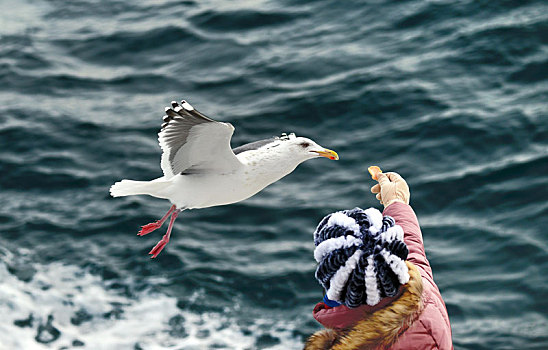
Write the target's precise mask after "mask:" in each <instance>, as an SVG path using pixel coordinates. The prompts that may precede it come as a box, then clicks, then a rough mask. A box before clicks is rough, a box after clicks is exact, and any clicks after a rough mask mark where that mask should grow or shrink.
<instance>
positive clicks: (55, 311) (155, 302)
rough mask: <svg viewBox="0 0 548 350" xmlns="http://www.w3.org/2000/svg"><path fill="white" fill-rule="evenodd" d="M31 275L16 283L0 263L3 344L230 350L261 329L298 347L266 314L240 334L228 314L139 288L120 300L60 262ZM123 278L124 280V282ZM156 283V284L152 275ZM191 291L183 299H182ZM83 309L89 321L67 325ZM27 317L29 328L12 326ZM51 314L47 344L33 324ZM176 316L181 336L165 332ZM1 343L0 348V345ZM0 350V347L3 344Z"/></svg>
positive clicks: (250, 343) (287, 329) (252, 340)
mask: <svg viewBox="0 0 548 350" xmlns="http://www.w3.org/2000/svg"><path fill="white" fill-rule="evenodd" d="M33 267H34V268H35V270H36V273H35V275H34V277H33V279H32V280H31V281H30V282H23V281H21V280H19V279H18V278H17V277H15V276H14V275H12V274H11V273H9V271H8V269H7V267H6V265H5V263H4V262H2V261H0V313H1V314H2V318H3V319H2V322H0V334H2V344H1V346H4V347H5V348H6V349H37V350H40V349H59V348H61V347H63V346H66V347H67V348H73V347H72V342H73V341H74V340H75V339H78V340H80V341H82V342H84V343H85V346H83V347H81V349H102V350H110V349H112V350H115V349H133V348H134V346H135V344H136V343H138V344H139V345H140V346H141V347H142V348H143V349H147V350H150V349H152V350H153V349H181V348H184V349H188V350H191V349H206V348H211V347H212V346H214V344H217V345H218V344H225V346H226V348H229V349H249V348H253V347H255V346H256V341H257V338H258V337H259V336H260V335H261V334H263V333H264V331H263V330H264V329H268V330H269V333H268V334H270V335H271V336H273V337H277V338H278V339H279V340H280V343H279V344H277V345H276V346H274V347H271V349H293V348H300V347H301V346H302V343H301V340H300V339H298V338H296V337H295V336H293V335H292V333H293V331H294V330H295V329H296V328H297V325H294V326H291V325H288V323H287V322H283V321H276V320H272V319H255V320H253V322H252V324H251V325H247V327H246V329H245V331H244V330H243V329H242V327H241V326H240V325H239V324H238V319H237V318H235V317H234V312H233V310H226V311H227V312H225V313H221V312H205V313H202V314H198V313H194V312H190V311H188V310H181V309H179V308H178V307H177V299H176V298H174V297H171V296H167V295H163V294H158V293H153V292H151V291H149V290H145V291H142V292H139V293H138V294H137V295H136V297H133V296H132V297H127V296H125V295H123V294H122V293H120V292H118V291H116V290H115V289H109V288H108V282H107V281H103V280H102V279H101V278H100V277H98V276H95V275H92V274H90V273H89V272H86V271H83V270H81V269H80V268H78V267H75V266H67V265H63V264H60V263H52V264H50V265H36V266H33ZM129 282H130V281H129ZM155 282H162V280H160V279H159V280H158V281H155ZM193 297H194V298H197V297H198V296H190V298H189V299H192V298H193ZM113 304H115V305H117V307H118V308H119V309H120V310H122V312H121V313H119V317H110V318H105V317H104V315H105V314H106V313H109V312H111V311H112V310H113ZM82 309H84V310H86V312H87V313H89V314H90V315H91V316H92V318H91V320H89V321H86V322H82V323H80V324H79V325H74V324H73V323H71V317H74V315H75V313H76V312H77V311H79V310H82ZM30 314H32V315H33V319H34V321H33V325H32V327H19V326H16V325H14V321H16V320H24V319H27V318H28V317H29V315H30ZM49 315H52V316H53V318H54V319H53V322H52V324H53V326H54V327H55V328H57V329H58V330H59V331H60V332H61V336H60V337H59V338H58V339H57V340H55V341H53V342H51V343H48V344H43V343H38V342H36V340H35V337H36V335H37V328H38V325H39V324H40V323H44V324H45V322H46V320H47V318H48V316H49ZM178 315H179V316H182V317H181V320H184V321H183V322H184V323H183V327H184V330H185V332H186V335H185V336H184V337H176V336H172V335H170V333H169V332H170V330H172V326H170V325H169V320H170V319H172V318H173V317H174V316H178ZM1 346H0V348H1ZM2 349H3V348H2Z"/></svg>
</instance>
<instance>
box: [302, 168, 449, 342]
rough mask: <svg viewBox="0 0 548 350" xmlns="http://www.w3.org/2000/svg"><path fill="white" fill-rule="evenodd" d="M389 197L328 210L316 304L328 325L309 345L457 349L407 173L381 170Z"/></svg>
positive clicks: (319, 249) (319, 243)
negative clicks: (365, 206) (367, 204)
mask: <svg viewBox="0 0 548 350" xmlns="http://www.w3.org/2000/svg"><path fill="white" fill-rule="evenodd" d="M378 182H379V183H378V184H376V185H375V186H373V187H372V188H371V192H373V193H376V194H377V195H376V197H377V199H378V200H379V201H380V202H381V204H383V205H384V211H383V213H382V214H381V213H380V212H379V211H378V210H376V209H374V208H369V209H367V210H363V209H360V208H354V209H352V210H343V211H340V212H336V213H332V214H329V215H328V216H326V217H325V218H324V219H323V220H322V221H321V222H320V224H319V225H318V227H317V229H316V231H315V232H314V244H315V246H316V248H315V250H314V257H315V259H316V261H317V262H318V266H317V269H316V274H315V277H316V279H317V280H318V281H319V282H320V284H321V285H322V286H323V287H324V290H325V292H326V293H325V296H324V299H323V301H322V302H320V303H318V304H317V305H316V306H315V307H314V310H313V316H314V318H315V319H316V320H317V321H318V322H320V323H321V324H322V325H323V326H324V327H325V328H326V329H324V330H321V331H318V332H316V333H314V334H313V335H312V336H310V337H309V338H308V340H307V342H306V344H305V347H304V349H305V350H318V349H322V350H324V349H333V350H356V349H392V350H394V349H442V350H446V349H453V344H452V340H451V325H450V322H449V317H448V314H447V309H446V306H445V303H444V301H443V299H442V297H441V294H440V291H439V289H438V287H437V285H436V283H435V282H434V277H433V274H432V269H431V267H430V263H429V262H428V259H427V258H426V255H425V251H424V245H423V240H422V233H421V229H420V227H419V223H418V220H417V217H416V215H415V212H414V211H413V209H412V208H411V206H410V205H409V199H410V193H409V187H408V185H407V183H406V181H405V180H404V179H403V178H402V177H401V176H400V175H399V174H397V173H393V172H391V173H381V174H379V176H378Z"/></svg>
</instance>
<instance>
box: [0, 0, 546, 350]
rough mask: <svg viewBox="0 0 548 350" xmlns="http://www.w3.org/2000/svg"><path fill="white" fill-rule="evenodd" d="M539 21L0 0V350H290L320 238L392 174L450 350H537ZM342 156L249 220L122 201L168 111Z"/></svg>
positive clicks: (271, 5)
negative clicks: (446, 319) (327, 223)
mask: <svg viewBox="0 0 548 350" xmlns="http://www.w3.org/2000/svg"><path fill="white" fill-rule="evenodd" d="M547 44H548V4H547V3H546V2H544V1H540V0H531V1H528V0H520V1H510V0H507V1H503V0H501V1H483V0H475V1H472V0H465V1H446V0H437V1H419V0H408V1H380V0H375V1H298V0H272V1H260V0H257V1H219V0H204V1H184V0H182V1H175V0H157V1H153V0H138V1H137V0H136V1H105V0H76V1H59V0H48V1H40V0H2V2H1V3H0V313H1V314H2V315H3V316H2V317H1V320H0V349H2V350H3V349H25V350H27V349H31V350H33V349H135V350H138V349H142V350H149V349H185V350H187V349H299V348H301V347H302V345H303V342H304V340H305V339H306V337H307V336H308V335H309V334H311V333H312V332H314V331H316V330H318V329H320V325H319V324H317V323H316V322H315V321H314V319H313V318H312V315H311V310H312V307H313V306H314V304H315V303H316V302H317V301H318V300H320V298H321V296H322V293H321V289H320V287H319V285H318V283H317V282H316V281H315V279H314V269H315V263H314V259H313V256H312V251H313V243H312V232H313V230H314V228H315V225H316V224H317V222H318V221H319V220H320V219H321V218H322V217H323V216H324V215H326V214H328V213H330V212H332V211H335V210H340V209H346V208H352V207H355V206H360V207H364V208H367V207H371V206H376V207H379V205H378V202H376V200H375V198H374V196H373V195H372V194H371V193H370V192H369V187H370V186H371V185H373V182H372V181H371V180H370V178H369V176H368V175H367V173H366V169H367V167H368V166H369V165H379V166H381V168H383V169H385V170H393V171H397V172H399V173H400V174H402V175H403V176H404V177H405V178H406V179H407V181H408V183H409V185H410V188H411V202H412V205H413V207H414V209H415V211H416V212H417V214H418V217H419V221H420V223H421V226H422V229H423V235H424V240H425V246H426V252H427V256H428V258H429V259H430V262H431V264H432V267H433V270H434V276H435V280H436V281H437V283H438V286H439V287H440V290H441V292H442V295H443V297H444V299H445V301H446V304H447V308H448V311H449V316H450V319H451V323H452V329H453V341H454V344H455V348H456V349H547V348H548V315H547V310H548V302H547V300H548V278H547V277H546V271H547V269H548V245H547V238H548V231H547V227H548V107H547V106H548V104H547V101H548V79H547V78H548V45H547ZM183 98H184V99H187V100H188V101H190V103H192V104H193V105H194V106H195V107H196V108H198V109H199V110H200V111H202V112H203V113H205V114H206V115H208V116H211V117H212V118H215V119H218V120H221V121H227V122H231V123H232V124H233V125H234V126H235V127H236V132H235V134H234V137H233V146H234V147H236V146H238V145H241V144H243V143H247V142H251V141H254V140H257V139H262V138H267V137H270V136H273V135H279V134H280V133H282V132H295V133H297V134H298V135H303V136H307V137H310V138H312V139H314V140H315V141H317V142H318V143H319V144H321V145H323V146H325V147H328V148H331V149H334V150H336V151H337V152H338V153H339V155H340V158H341V159H340V161H338V162H332V161H328V160H326V159H317V160H312V161H309V162H306V163H304V164H302V165H301V166H299V167H298V168H297V170H296V171H295V172H294V173H293V174H291V175H289V176H288V177H286V178H284V179H283V180H282V181H280V182H278V183H276V184H274V185H272V186H270V187H268V188H267V189H265V190H264V191H262V192H261V193H260V194H258V195H256V196H254V197H252V198H251V199H249V200H246V201H244V202H241V203H238V204H235V205H230V206H224V207H216V208H209V209H203V210H195V211H186V212H184V213H183V214H182V215H181V216H180V217H179V219H178V220H177V222H176V224H175V229H174V233H173V235H172V240H171V242H170V243H169V245H168V246H167V247H166V248H165V249H164V251H163V252H162V253H161V254H160V256H159V257H158V258H157V259H155V260H150V259H149V258H148V255H147V253H148V251H149V250H150V249H151V247H152V246H154V244H156V242H157V241H158V240H159V239H160V237H161V234H162V233H161V232H155V233H153V234H150V235H148V236H146V237H137V236H136V233H137V231H138V229H139V227H140V225H143V224H146V223H148V222H151V221H153V220H156V219H158V218H160V217H161V216H162V215H163V214H164V213H165V211H167V209H168V208H169V203H168V202H167V201H163V200H159V199H154V198H151V197H142V196H139V197H127V198H116V199H114V198H111V197H110V196H109V194H108V188H109V186H110V185H111V184H112V183H113V182H115V181H118V180H120V179H122V178H129V179H138V180H149V179H153V178H156V177H159V176H160V175H161V170H160V166H159V160H160V149H159V147H158V144H157V140H156V133H157V131H158V129H159V126H160V124H161V117H162V115H163V108H164V106H166V105H168V104H169V102H170V101H171V100H181V99H183Z"/></svg>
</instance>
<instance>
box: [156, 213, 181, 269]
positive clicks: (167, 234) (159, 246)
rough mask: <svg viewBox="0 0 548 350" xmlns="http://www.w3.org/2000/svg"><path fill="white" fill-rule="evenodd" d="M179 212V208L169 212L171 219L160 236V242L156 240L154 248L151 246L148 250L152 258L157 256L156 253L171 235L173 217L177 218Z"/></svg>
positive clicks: (162, 247)
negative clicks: (171, 212)
mask: <svg viewBox="0 0 548 350" xmlns="http://www.w3.org/2000/svg"><path fill="white" fill-rule="evenodd" d="M180 212H181V210H180V209H177V210H175V211H174V212H173V214H171V219H170V220H169V226H168V228H167V232H166V234H165V235H164V237H162V240H161V241H160V242H158V243H157V244H156V245H155V246H154V248H152V250H151V251H150V252H149V254H150V255H152V256H151V258H152V259H154V258H155V257H157V256H158V254H160V252H161V251H162V249H164V247H165V246H166V244H167V243H168V242H169V237H170V236H171V229H173V223H174V222H175V219H177V215H179V213H180Z"/></svg>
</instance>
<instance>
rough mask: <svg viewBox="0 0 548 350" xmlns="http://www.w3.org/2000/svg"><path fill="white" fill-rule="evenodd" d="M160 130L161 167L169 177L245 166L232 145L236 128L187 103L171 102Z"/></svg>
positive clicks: (222, 170) (230, 169)
mask: <svg viewBox="0 0 548 350" xmlns="http://www.w3.org/2000/svg"><path fill="white" fill-rule="evenodd" d="M171 106H172V107H166V115H165V116H164V124H162V129H161V130H160V132H159V133H158V141H159V143H160V147H161V148H162V151H163V153H162V161H161V167H162V171H163V172H164V176H165V177H167V178H170V177H172V176H174V175H177V174H181V173H188V174H189V173H203V172H230V171H233V170H235V169H236V168H238V167H239V166H241V165H242V163H241V162H240V161H239V160H238V158H236V155H235V154H234V152H232V149H231V148H230V139H231V138H232V134H233V133H234V127H233V126H232V125H231V124H229V123H221V122H218V121H215V120H213V119H210V118H208V117H206V116H205V115H203V114H202V113H200V112H198V111H197V110H196V109H194V107H192V106H191V105H190V104H189V103H188V102H186V101H184V100H183V101H181V105H179V104H178V103H177V102H175V101H173V102H171Z"/></svg>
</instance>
